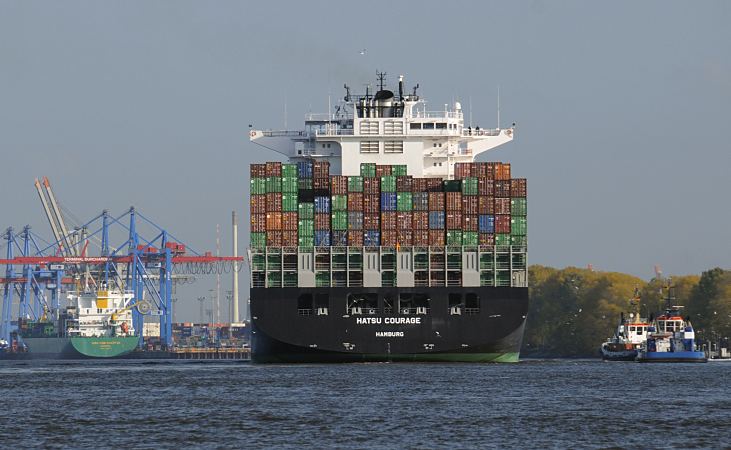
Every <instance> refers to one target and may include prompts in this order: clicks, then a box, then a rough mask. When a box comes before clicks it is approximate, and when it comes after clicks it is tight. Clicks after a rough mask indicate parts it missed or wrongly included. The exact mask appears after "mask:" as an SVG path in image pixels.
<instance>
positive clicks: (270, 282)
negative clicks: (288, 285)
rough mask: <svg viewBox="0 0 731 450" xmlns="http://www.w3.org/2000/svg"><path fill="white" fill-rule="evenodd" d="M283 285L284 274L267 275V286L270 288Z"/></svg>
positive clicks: (272, 273) (271, 273)
mask: <svg viewBox="0 0 731 450" xmlns="http://www.w3.org/2000/svg"><path fill="white" fill-rule="evenodd" d="M281 285H282V272H269V273H268V274H267V286H268V287H281Z"/></svg>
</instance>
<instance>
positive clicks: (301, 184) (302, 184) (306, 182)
mask: <svg viewBox="0 0 731 450" xmlns="http://www.w3.org/2000/svg"><path fill="white" fill-rule="evenodd" d="M313 187H314V185H313V183H312V178H298V179H297V188H299V190H300V191H306V190H309V189H312V188H313Z"/></svg>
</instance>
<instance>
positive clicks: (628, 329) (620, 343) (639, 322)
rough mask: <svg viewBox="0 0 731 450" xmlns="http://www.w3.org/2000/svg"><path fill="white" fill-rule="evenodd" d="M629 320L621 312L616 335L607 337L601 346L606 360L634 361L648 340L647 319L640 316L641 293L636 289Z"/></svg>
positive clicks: (631, 301)
mask: <svg viewBox="0 0 731 450" xmlns="http://www.w3.org/2000/svg"><path fill="white" fill-rule="evenodd" d="M629 304H630V310H631V311H632V312H630V313H629V320H628V319H627V318H626V317H625V315H624V313H621V314H620V318H619V324H618V325H617V330H616V331H615V332H614V336H612V337H611V338H609V339H607V341H606V342H604V343H603V344H602V346H601V349H600V351H601V354H602V359H603V360H605V361H634V360H635V358H637V352H638V351H639V349H640V348H641V347H642V345H643V344H644V343H645V341H646V340H647V329H648V327H649V324H648V323H647V320H645V319H643V318H641V317H640V313H639V311H640V295H639V290H637V289H635V295H634V297H632V298H631V299H630V300H629Z"/></svg>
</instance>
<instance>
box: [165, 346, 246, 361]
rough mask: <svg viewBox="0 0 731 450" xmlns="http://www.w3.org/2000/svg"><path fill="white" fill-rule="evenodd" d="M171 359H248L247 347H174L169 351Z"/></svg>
mask: <svg viewBox="0 0 731 450" xmlns="http://www.w3.org/2000/svg"><path fill="white" fill-rule="evenodd" d="M170 355H171V356H172V358H173V359H208V360H214V359H228V360H244V361H246V360H250V359H251V349H248V348H176V349H173V350H172V351H171V352H170Z"/></svg>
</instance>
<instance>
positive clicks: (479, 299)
mask: <svg viewBox="0 0 731 450" xmlns="http://www.w3.org/2000/svg"><path fill="white" fill-rule="evenodd" d="M379 78H380V80H379V81H380V89H379V90H378V91H377V92H376V93H375V94H373V95H371V94H370V93H369V92H368V90H366V93H365V95H351V93H350V90H349V89H348V88H347V86H346V96H345V98H344V101H343V102H342V104H341V105H339V106H338V107H337V108H336V111H335V113H328V114H325V115H316V114H309V115H307V117H306V118H305V119H306V120H305V129H304V130H296V131H291V130H285V131H259V130H251V131H250V138H251V140H252V141H253V142H254V143H257V144H261V145H263V146H264V147H266V148H268V149H273V150H276V151H278V152H280V153H283V154H285V155H286V156H287V157H289V160H290V162H289V163H287V164H282V163H280V162H268V163H266V164H253V165H252V166H251V202H250V204H251V244H250V249H249V259H250V265H249V266H250V270H251V274H250V275H251V290H250V307H251V318H252V358H253V359H254V361H258V362H310V361H326V362H341V361H388V360H394V361H396V360H407V361H479V362H488V361H496V362H503V361H504V362H512V361H517V360H518V357H519V349H520V344H521V341H522V336H523V328H524V325H525V318H526V314H527V311H528V277H527V236H526V235H527V230H526V228H527V221H526V217H527V203H526V191H527V187H526V181H525V179H520V178H512V177H511V167H510V164H507V163H500V162H489V163H488V162H481V163H477V162H474V158H475V157H476V156H477V155H478V154H480V153H482V152H485V151H487V150H489V149H491V148H494V147H497V146H499V145H501V144H504V143H506V142H509V141H511V140H512V139H513V134H514V128H507V129H481V128H480V127H474V128H472V127H471V126H469V125H468V126H465V124H464V118H463V113H462V110H461V105H460V104H459V103H458V102H457V103H455V104H454V105H453V107H452V108H451V109H448V108H447V107H445V109H444V110H443V111H436V112H433V111H427V110H426V109H425V102H424V101H423V100H422V99H420V97H419V96H418V95H417V94H416V89H414V90H413V93H411V94H405V93H404V84H403V78H400V79H399V86H398V96H396V95H395V94H394V93H393V92H392V91H390V90H388V89H386V88H385V85H384V77H383V74H380V77H379Z"/></svg>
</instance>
